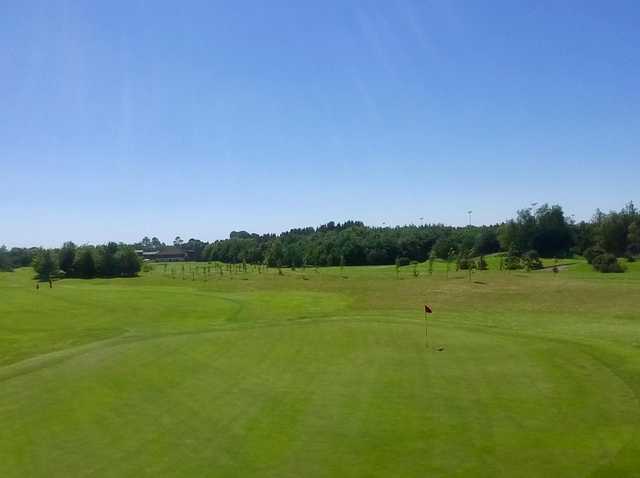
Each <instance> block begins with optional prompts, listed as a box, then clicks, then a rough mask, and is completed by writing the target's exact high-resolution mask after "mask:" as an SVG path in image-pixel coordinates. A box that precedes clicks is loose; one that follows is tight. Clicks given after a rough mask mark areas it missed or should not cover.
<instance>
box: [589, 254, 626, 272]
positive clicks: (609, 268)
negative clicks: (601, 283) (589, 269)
mask: <svg viewBox="0 0 640 478" xmlns="http://www.w3.org/2000/svg"><path fill="white" fill-rule="evenodd" d="M592 265H593V268H594V269H595V270H597V271H599V272H605V273H608V272H624V268H623V267H622V266H621V265H620V263H619V262H618V259H616V256H614V255H613V254H609V253H605V254H600V255H599V256H597V257H595V258H594V259H593V262H592Z"/></svg>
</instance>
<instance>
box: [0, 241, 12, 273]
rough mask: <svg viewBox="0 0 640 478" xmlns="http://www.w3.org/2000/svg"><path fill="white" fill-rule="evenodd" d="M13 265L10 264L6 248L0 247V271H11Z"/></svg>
mask: <svg viewBox="0 0 640 478" xmlns="http://www.w3.org/2000/svg"><path fill="white" fill-rule="evenodd" d="M12 270H13V265H12V264H11V257H10V256H9V251H8V250H7V246H1V247H0V271H3V272H7V271H12Z"/></svg>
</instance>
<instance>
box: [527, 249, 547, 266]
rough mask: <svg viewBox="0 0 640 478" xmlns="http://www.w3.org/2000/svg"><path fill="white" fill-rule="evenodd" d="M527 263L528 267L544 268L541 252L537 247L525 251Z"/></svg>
mask: <svg viewBox="0 0 640 478" xmlns="http://www.w3.org/2000/svg"><path fill="white" fill-rule="evenodd" d="M524 261H525V265H526V267H527V268H528V269H533V270H538V269H542V267H543V266H542V261H541V260H540V254H538V251H536V250H535V249H532V250H530V251H527V252H525V254H524Z"/></svg>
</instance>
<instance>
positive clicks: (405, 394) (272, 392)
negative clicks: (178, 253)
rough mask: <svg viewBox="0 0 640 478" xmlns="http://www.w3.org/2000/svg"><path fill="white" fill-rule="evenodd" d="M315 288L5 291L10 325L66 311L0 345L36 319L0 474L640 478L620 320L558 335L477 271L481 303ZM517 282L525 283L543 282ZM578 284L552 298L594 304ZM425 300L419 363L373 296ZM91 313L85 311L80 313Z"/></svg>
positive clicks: (632, 358)
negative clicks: (429, 304)
mask: <svg viewBox="0 0 640 478" xmlns="http://www.w3.org/2000/svg"><path fill="white" fill-rule="evenodd" d="M325 274H327V277H325V278H324V279H323V280H322V281H321V280H320V279H316V284H315V285H314V284H313V283H312V281H313V280H314V279H313V277H312V278H311V279H310V280H308V281H301V280H299V278H296V281H297V282H294V279H293V274H290V277H287V278H284V279H282V282H281V283H278V282H277V281H278V280H280V279H278V278H277V277H275V276H274V277H272V278H270V279H269V280H270V281H271V282H269V285H265V283H264V279H263V278H257V277H254V278H252V279H251V280H249V281H246V282H241V281H236V282H235V283H232V281H229V282H228V283H222V282H219V283H218V284H206V285H202V287H194V286H193V284H186V283H177V284H176V283H175V282H172V281H169V280H166V279H165V278H162V277H155V278H154V277H145V278H141V279H133V280H129V281H113V282H109V281H89V282H82V281H66V283H65V282H61V283H60V284H57V285H56V288H54V289H53V290H46V291H40V292H44V293H43V294H40V295H39V296H38V297H34V296H33V294H32V291H29V292H28V293H29V294H31V295H29V296H28V297H29V300H28V302H29V304H30V305H29V306H26V305H24V304H23V306H21V305H20V304H21V300H23V299H21V298H20V297H19V295H20V294H27V292H25V291H23V290H22V289H20V291H21V292H20V293H18V292H15V293H14V296H13V299H11V300H9V301H7V302H6V303H5V306H4V307H5V310H6V311H8V312H10V313H11V314H14V315H13V317H14V318H15V317H16V316H17V315H15V311H16V310H19V309H20V307H24V310H25V311H28V310H29V307H32V308H35V307H36V306H34V301H42V303H40V305H39V306H40V307H41V306H43V305H46V308H47V310H48V311H51V310H54V311H55V310H57V309H56V307H60V311H64V310H67V311H68V312H67V313H66V314H62V312H60V314H58V313H57V312H49V314H50V318H49V319H48V320H50V322H51V324H50V325H51V327H50V330H51V332H50V335H49V334H48V333H47V332H46V327H44V322H45V321H46V320H47V318H46V315H43V316H40V318H38V317H37V316H36V315H33V316H30V315H29V313H28V312H25V314H24V315H23V317H24V321H23V323H15V324H14V327H13V329H12V330H13V331H12V334H13V335H14V336H17V337H24V336H30V335H31V334H32V333H35V332H34V321H36V320H37V321H39V322H41V323H42V325H43V327H42V329H39V330H38V331H37V333H36V338H33V337H31V339H29V340H26V339H24V340H23V341H20V340H17V342H14V343H13V345H5V350H7V351H9V352H11V354H12V356H18V355H20V353H27V352H25V350H26V351H28V354H29V357H27V358H20V359H19V360H17V359H16V360H12V361H11V363H8V364H6V365H5V366H3V367H0V423H2V427H0V476H3V477H13V476H16V477H17V476H76V477H80V476H274V477H276V476H277V477H282V476H327V477H329V476H381V477H382V476H403V477H411V476H416V477H417V476H545V475H546V476H563V477H565V476H576V477H577V476H587V475H593V476H633V473H634V470H637V469H638V468H637V467H636V466H637V465H638V464H639V463H640V459H639V458H638V456H637V454H636V452H637V450H638V439H639V437H638V429H639V426H640V403H639V401H638V396H637V391H638V388H637V386H638V382H637V380H636V381H634V380H633V374H634V373H635V372H636V371H637V370H638V368H637V367H638V358H637V355H634V354H640V348H637V347H635V346H634V345H633V340H635V339H630V338H629V337H626V336H627V335H628V334H627V333H625V334H621V335H623V336H625V338H624V339H622V338H620V337H619V336H618V335H617V334H616V333H614V332H615V330H618V329H619V328H621V330H625V331H626V332H628V331H629V330H634V328H635V327H636V324H637V320H636V318H635V317H633V316H629V317H630V318H629V317H627V316H626V315H625V313H626V312H625V310H626V309H624V310H620V311H618V313H620V314H621V318H619V319H616V320H615V321H613V322H611V321H609V322H608V323H607V327H608V328H611V329H612V333H611V335H610V336H603V332H602V330H603V329H602V328H598V326H597V324H598V322H597V321H596V319H594V318H593V317H589V316H585V317H584V318H583V319H582V323H583V324H584V327H583V328H576V325H575V324H576V322H577V321H580V319H581V318H580V317H579V316H567V317H564V316H563V314H564V313H565V312H564V311H563V307H562V306H556V309H558V313H557V315H555V316H554V319H555V320H556V323H552V324H549V323H546V320H543V319H544V317H546V316H543V319H539V320H543V322H544V323H536V322H535V320H536V319H532V318H531V317H533V316H534V315H531V314H532V312H531V310H529V309H528V308H526V307H524V304H530V301H531V300H532V298H533V297H534V296H533V292H532V291H531V290H530V289H529V287H530V286H531V282H529V283H528V284H526V285H525V284H523V283H521V282H518V280H519V279H518V278H504V277H503V275H498V274H495V276H492V275H489V273H488V274H487V275H486V276H485V277H486V278H487V281H486V282H487V283H488V288H482V287H483V286H482V285H476V286H474V285H473V284H471V285H470V284H468V283H463V282H459V281H456V280H455V279H451V278H450V279H448V280H447V279H445V278H443V277H438V278H426V277H423V278H421V279H420V278H419V279H416V280H415V281H412V280H410V279H407V280H406V281H397V280H394V279H392V278H391V279H389V278H388V277H387V276H391V277H393V275H392V274H393V273H392V271H391V270H389V271H387V272H386V273H385V272H378V274H380V276H379V277H377V276H375V275H374V273H373V272H371V274H372V275H371V276H369V275H368V274H369V272H368V271H367V270H358V271H355V270H354V271H353V273H352V275H351V276H350V277H349V279H341V278H340V275H338V274H339V273H338V272H337V271H333V272H325ZM331 274H334V276H331ZM357 274H362V277H358V276H357ZM385 274H386V275H385ZM531 277H532V278H531V279H529V278H527V277H524V278H523V279H522V280H523V281H531V280H533V281H541V282H540V283H539V285H543V284H547V282H546V281H547V280H548V279H547V278H543V277H542V276H531ZM549 279H550V280H553V278H552V277H549ZM430 280H432V281H437V282H436V283H435V284H432V283H430V282H429V281H430ZM323 281H324V282H323ZM420 281H422V282H420ZM542 281H545V282H542ZM581 281H583V279H580V278H578V279H575V280H573V279H572V280H570V281H568V282H566V283H564V284H563V285H560V284H554V283H552V284H551V285H550V286H548V287H550V288H551V289H553V290H555V288H557V287H560V288H561V290H564V291H565V293H566V291H567V290H572V288H576V289H581V288H583V287H585V288H587V290H589V289H590V288H591V287H593V285H592V284H591V283H590V282H588V281H587V282H581ZM400 282H404V284H400ZM491 282H494V285H492V284H491ZM310 283H311V284H310ZM301 284H302V285H301ZM282 286H286V287H282ZM636 286H637V284H636V283H635V282H633V283H632V284H631V285H630V286H629V284H627V285H626V286H623V287H630V288H632V289H633V290H636V289H635V288H636ZM424 287H430V288H431V290H432V292H431V294H436V292H434V291H436V290H440V291H441V292H439V294H441V297H443V298H444V297H448V298H450V300H451V303H452V304H453V305H452V306H451V308H450V309H449V310H446V311H443V312H442V316H439V315H437V314H436V315H435V316H434V317H433V318H432V319H431V320H430V322H429V323H430V330H429V334H430V336H429V340H430V347H429V348H426V347H425V335H424V321H423V320H422V319H421V317H420V314H419V313H418V314H417V315H416V314H411V313H408V311H407V310H404V309H403V308H402V307H401V305H400V303H399V302H396V301H395V300H390V303H388V304H387V307H386V310H382V309H383V308H381V307H378V306H376V307H375V310H373V309H374V307H372V304H375V303H376V300H379V297H378V294H379V293H380V292H381V291H383V290H395V289H396V288H398V289H397V290H398V291H400V289H402V290H406V289H407V288H416V289H420V288H424ZM473 287H477V288H476V289H474V288H473ZM602 287H606V286H596V288H597V289H600V288H602ZM618 288H619V287H618V286H616V288H615V290H618ZM8 290H9V289H8V288H6V287H5V288H4V289H3V292H7V291H8ZM16 290H18V288H16ZM612 290H614V289H612ZM367 291H371V295H370V296H369V295H363V294H368V292H367ZM376 291H378V294H376V293H375V292H376ZM612 293H613V292H612ZM56 294H57V295H56ZM398 294H399V295H400V296H402V294H403V292H398ZM478 294H490V295H494V298H497V297H502V295H503V294H506V295H507V296H513V301H512V302H511V305H510V307H506V308H504V309H502V313H501V314H500V313H498V312H493V311H491V310H489V311H488V312H482V311H479V312H474V310H473V304H474V303H475V304H477V303H478V301H479V300H482V299H480V297H481V295H478ZM520 295H522V296H520ZM605 295H607V294H606V293H605ZM136 296H137V297H138V299H139V300H132V297H136ZM25 297H27V296H26V295H25ZM365 297H369V300H368V301H365V303H364V304H363V303H362V300H364V298H365ZM436 297H438V296H436ZM161 298H164V302H162V299H161ZM474 298H475V300H474ZM596 298H597V294H596ZM594 300H596V299H594ZM636 300H637V299H635V298H633V299H629V301H630V302H629V305H630V306H633V305H634V304H635V302H634V301H636ZM74 301H77V302H76V304H75V306H74V305H70V304H73V302H74ZM437 302H439V301H437ZM91 304H95V310H96V312H93V313H92V314H90V315H89V316H82V317H81V314H78V313H77V312H78V311H82V310H84V311H85V312H86V311H87V310H89V309H90V308H91V307H92V306H91ZM463 304H464V305H463ZM487 304H489V302H487ZM567 305H568V304H567ZM0 307H1V306H0ZM101 307H108V309H107V310H104V309H101ZM109 307H110V308H109ZM163 307H164V309H163ZM488 307H489V306H488V305H487V306H486V307H481V309H482V308H484V309H486V308H488ZM538 307H541V308H544V304H540V305H538ZM441 308H442V305H440V304H439V305H438V308H437V309H436V310H437V311H438V312H439V311H440V310H439V309H441ZM359 309H362V310H359ZM505 309H506V311H505ZM511 309H517V310H520V312H521V313H520V314H518V313H514V312H513V311H512V310H511ZM163 310H164V312H163ZM465 310H466V314H465V313H464V311H465ZM469 310H470V311H469ZM97 311H100V312H97ZM207 312H209V313H207ZM546 313H550V312H546ZM617 320H620V321H621V322H624V323H627V325H628V326H629V327H630V328H629V329H624V328H623V326H622V325H621V326H620V327H617V326H616V324H617V323H618V322H617ZM91 322H93V323H91ZM0 323H2V322H1V321H0ZM3 325H4V326H6V322H4V323H3ZM608 328H607V329H606V330H608ZM613 329H615V330H613ZM21 330H22V331H21ZM105 331H107V332H105ZM578 332H579V334H578ZM64 335H67V336H68V337H69V345H68V346H61V343H60V337H62V336H64ZM47 337H48V338H51V337H53V338H52V339H51V340H50V341H49V342H47V340H46V339H47ZM88 337H92V338H91V340H89V339H88ZM624 340H627V341H630V342H631V343H627V344H625V343H624ZM634 347H635V349H634ZM47 348H48V350H46V351H45V349H47ZM438 348H443V350H442V351H438ZM636 349H637V350H636ZM36 351H37V353H36ZM19 352H20V353H19Z"/></svg>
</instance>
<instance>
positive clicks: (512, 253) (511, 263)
mask: <svg viewBox="0 0 640 478" xmlns="http://www.w3.org/2000/svg"><path fill="white" fill-rule="evenodd" d="M504 268H505V269H507V270H515V269H522V259H521V257H520V251H518V249H517V247H516V246H515V245H513V244H512V245H511V247H510V248H509V252H507V256H506V257H505V260H504Z"/></svg>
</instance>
